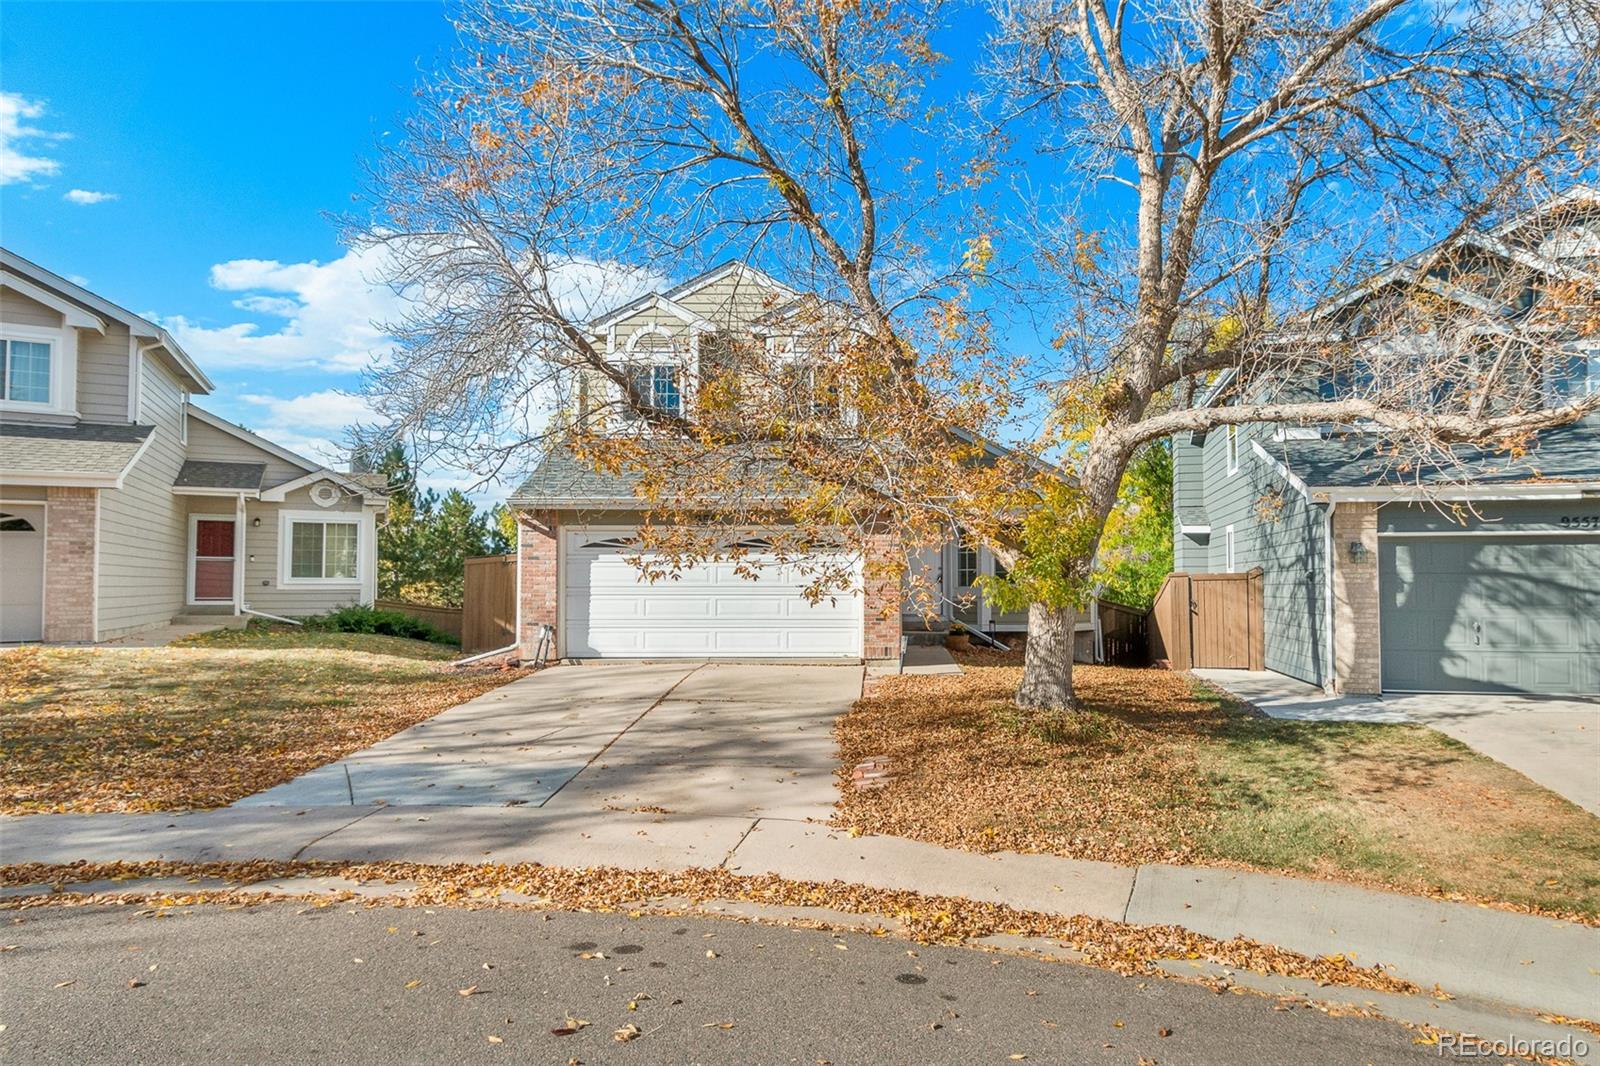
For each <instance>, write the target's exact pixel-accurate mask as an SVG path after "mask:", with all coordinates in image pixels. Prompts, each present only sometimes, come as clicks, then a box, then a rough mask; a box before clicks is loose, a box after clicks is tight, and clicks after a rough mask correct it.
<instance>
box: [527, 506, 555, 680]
mask: <svg viewBox="0 0 1600 1066" xmlns="http://www.w3.org/2000/svg"><path fill="white" fill-rule="evenodd" d="M517 530H518V533H519V535H518V537H517V577H518V581H519V586H518V594H519V595H520V596H521V604H520V606H521V608H522V610H521V617H522V632H520V633H518V634H517V642H518V643H519V644H520V645H521V651H520V653H521V655H522V656H523V657H524V658H526V657H528V656H531V655H533V653H534V651H535V649H536V648H537V645H538V642H539V624H540V623H541V622H543V623H546V624H548V625H552V626H553V625H556V605H557V593H558V588H559V585H558V580H557V574H558V571H557V569H556V567H557V552H556V545H557V543H558V540H557V535H558V533H559V530H560V526H559V524H558V523H557V521H556V516H555V515H554V514H552V513H549V512H529V511H518V512H517ZM555 640H556V641H559V640H560V631H559V630H558V631H557V634H556V637H555ZM557 651H558V649H557V648H556V647H555V646H554V644H552V647H551V651H550V658H551V659H554V658H556V655H557Z"/></svg>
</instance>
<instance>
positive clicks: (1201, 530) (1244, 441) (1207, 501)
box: [1173, 189, 1600, 694]
mask: <svg viewBox="0 0 1600 1066" xmlns="http://www.w3.org/2000/svg"><path fill="white" fill-rule="evenodd" d="M1463 248H1464V249H1465V250H1464V251H1463V252H1462V253H1461V254H1462V255H1463V256H1466V255H1470V256H1471V258H1472V263H1471V269H1470V270H1462V271H1461V272H1459V273H1456V272H1454V271H1453V270H1451V269H1450V267H1451V265H1452V263H1454V262H1457V261H1458V260H1456V258H1455V257H1451V259H1450V260H1447V261H1446V263H1445V265H1444V268H1443V269H1442V270H1439V271H1436V272H1434V273H1433V274H1432V275H1431V276H1427V277H1423V276H1418V274H1417V272H1416V271H1414V270H1412V269H1410V267H1409V265H1408V264H1404V263H1403V264H1400V265H1399V266H1397V267H1395V268H1393V269H1391V270H1389V271H1386V272H1384V273H1383V274H1381V275H1379V276H1378V277H1377V278H1376V279H1374V280H1373V281H1371V282H1369V283H1368V284H1366V285H1363V286H1361V287H1360V288H1358V289H1355V290H1352V291H1351V292H1349V293H1347V294H1345V295H1343V296H1342V297H1340V298H1339V299H1338V300H1335V301H1332V302H1331V303H1330V304H1329V305H1327V307H1326V308H1324V309H1322V310H1321V311H1319V314H1337V315H1343V316H1347V317H1350V318H1354V316H1359V315H1360V313H1361V311H1362V308H1363V306H1364V305H1366V304H1367V303H1368V302H1369V301H1379V300H1383V299H1385V298H1387V297H1388V296H1391V295H1393V294H1396V293H1402V294H1403V293H1404V292H1406V291H1409V290H1412V289H1413V288H1414V287H1416V286H1421V285H1429V286H1430V288H1431V290H1432V291H1433V292H1435V293H1436V294H1438V293H1443V294H1444V295H1445V296H1446V297H1449V296H1450V295H1451V294H1450V292H1449V291H1448V290H1447V289H1445V288H1444V287H1442V286H1440V285H1438V284H1434V283H1436V282H1439V281H1440V279H1441V276H1444V277H1445V278H1446V279H1447V284H1448V285H1451V286H1471V285H1472V282H1473V276H1474V272H1480V271H1481V272H1487V273H1489V274H1493V273H1495V272H1496V271H1497V270H1498V271H1499V275H1498V276H1499V277H1501V278H1505V277H1511V276H1515V272H1512V271H1511V270H1510V269H1509V266H1508V265H1507V264H1508V262H1509V261H1514V262H1515V264H1516V267H1517V270H1518V271H1526V272H1527V276H1528V277H1529V281H1530V285H1529V287H1528V288H1527V289H1524V290H1522V291H1521V292H1519V294H1518V297H1517V298H1516V299H1515V300H1513V301H1511V302H1510V303H1508V304H1507V306H1505V307H1503V308H1497V310H1500V311H1501V313H1503V314H1504V315H1505V316H1506V317H1507V318H1508V319H1509V318H1513V317H1515V316H1517V315H1521V314H1526V313H1528V312H1529V309H1530V308H1532V307H1533V306H1534V305H1535V304H1536V302H1537V299H1538V293H1539V289H1540V287H1541V285H1542V284H1543V283H1544V281H1546V280H1548V279H1549V278H1551V277H1558V278H1559V277H1563V276H1567V277H1570V276H1571V275H1572V274H1573V273H1574V272H1582V273H1584V274H1586V275H1587V276H1588V277H1590V278H1593V277H1595V276H1596V274H1597V273H1600V196H1597V194H1595V193H1594V192H1592V191H1590V190H1583V189H1580V190H1576V191H1575V192H1574V193H1571V194H1568V195H1567V196H1564V197H1562V198H1560V199H1559V200H1556V201H1553V202H1552V203H1550V204H1547V205H1545V207H1544V208H1542V209H1540V210H1539V211H1537V212H1534V213H1533V214H1531V215H1528V216H1525V217H1523V218H1521V219H1518V220H1517V221H1515V222H1513V223H1511V224H1508V225H1507V226H1505V227H1502V228H1501V229H1500V230H1497V231H1496V232H1494V233H1493V234H1490V235H1488V236H1487V237H1484V238H1474V239H1469V240H1467V241H1465V242H1463ZM1496 264H1501V266H1499V267H1497V265H1496ZM1478 276H1483V275H1481V274H1480V275H1478ZM1489 288H1496V286H1489ZM1480 291H1481V289H1480ZM1462 298H1464V299H1470V298H1472V297H1471V294H1470V293H1469V294H1468V295H1466V296H1464V297H1462ZM1341 321H1343V319H1341ZM1568 349H1569V355H1568V356H1566V357H1564V358H1563V359H1561V360H1559V361H1558V364H1557V365H1553V366H1550V367H1547V368H1546V371H1545V374H1544V380H1543V381H1542V382H1540V383H1538V384H1537V386H1536V387H1540V388H1543V389H1545V390H1547V392H1548V395H1550V397H1551V398H1552V399H1554V400H1558V401H1559V400H1560V399H1562V398H1564V397H1572V396H1578V395H1589V394H1592V393H1594V392H1600V337H1595V336H1589V337H1572V338H1570V343H1569V346H1568ZM1347 384H1348V383H1347V382H1340V381H1338V380H1321V381H1317V382H1310V383H1301V386H1302V387H1309V388H1315V389H1316V390H1317V391H1318V392H1320V393H1322V394H1323V395H1335V394H1337V392H1338V391H1339V390H1340V389H1341V388H1343V387H1345V386H1346V385H1347ZM1232 385H1233V382H1232V379H1231V378H1230V377H1229V376H1227V375H1224V376H1223V377H1222V378H1221V379H1219V380H1218V381H1217V382H1216V383H1215V386H1214V387H1213V388H1212V389H1211V390H1210V393H1209V395H1208V396H1207V397H1206V398H1205V399H1204V401H1203V402H1205V403H1227V402H1230V401H1231V399H1232V398H1233V395H1234V393H1233V389H1232ZM1173 451H1174V455H1173V459H1174V462H1173V481H1174V507H1175V510H1176V526H1177V528H1176V530H1175V531H1174V538H1175V554H1174V564H1173V565H1174V569H1175V570H1177V571H1180V572H1181V571H1188V572H1192V573H1222V572H1229V571H1234V572H1243V571H1247V570H1250V569H1252V568H1254V567H1260V568H1261V569H1262V571H1263V579H1264V602H1265V618H1264V627H1263V628H1264V632H1265V638H1266V666H1267V668H1268V669H1270V670H1276V671H1278V672H1280V673H1284V674H1288V675H1289V676H1291V677H1296V678H1300V679H1301V680H1304V681H1308V682H1311V683H1312V684H1316V685H1321V686H1324V687H1325V688H1327V689H1329V690H1331V691H1337V692H1352V693H1375V692H1388V691H1396V692H1413V691H1415V692H1433V691H1462V692H1473V691H1493V692H1505V691H1512V692H1526V693H1549V694H1589V693H1600V416H1590V417H1588V418H1586V419H1584V420H1583V421H1580V422H1578V423H1575V424H1573V425H1569V426H1565V427H1561V428H1558V429H1552V430H1549V431H1546V432H1544V433H1541V434H1539V437H1538V441H1537V443H1536V445H1535V446H1534V448H1533V449H1532V450H1531V451H1530V452H1529V453H1528V454H1526V455H1522V456H1508V455H1505V454H1494V453H1488V452H1483V451H1477V452H1470V453H1464V454H1463V455H1462V460H1463V463H1462V467H1461V468H1460V469H1451V470H1439V469H1420V470H1418V469H1411V470H1408V471H1406V472H1404V473H1398V472H1391V471H1390V470H1389V469H1388V468H1389V466H1390V465H1391V464H1390V463H1389V462H1388V461H1387V460H1386V459H1385V458H1384V456H1382V455H1380V454H1378V448H1377V438H1376V436H1375V435H1374V434H1372V433H1369V432H1363V431H1362V429H1361V428H1360V427H1350V426H1325V427H1319V428H1313V427H1275V426H1261V425H1250V426H1240V427H1237V428H1236V429H1225V428H1224V429H1215V430H1212V431H1211V432H1209V433H1203V434H1201V433H1196V434H1180V435H1179V436H1178V437H1176V438H1174V440H1173ZM1451 504H1460V505H1462V506H1460V507H1459V508H1455V509H1452V508H1451V507H1450V505H1451Z"/></svg>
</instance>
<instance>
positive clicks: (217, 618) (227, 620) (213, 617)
mask: <svg viewBox="0 0 1600 1066" xmlns="http://www.w3.org/2000/svg"><path fill="white" fill-rule="evenodd" d="M249 621H250V619H249V618H248V617H247V616H246V615H242V614H234V613H233V612H232V611H189V612H187V613H185V614H180V615H176V616H174V617H173V619H172V624H173V625H175V626H221V627H222V628H223V629H243V628H244V627H245V623H247V622H249Z"/></svg>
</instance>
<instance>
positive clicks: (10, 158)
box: [0, 92, 68, 185]
mask: <svg viewBox="0 0 1600 1066" xmlns="http://www.w3.org/2000/svg"><path fill="white" fill-rule="evenodd" d="M44 113H45V106H44V101H43V100H29V99H28V98H27V97H25V96H23V95H22V94H21V93H9V92H0V185H10V184H13V183H15V182H22V181H33V180H35V179H37V178H48V177H50V176H51V175H52V174H55V173H56V172H57V171H59V170H60V169H61V164H60V163H58V162H56V161H55V160H54V159H50V158H47V157H45V156H42V155H29V154H27V153H28V152H37V151H38V150H39V149H38V148H35V147H32V146H25V145H24V143H23V142H26V141H44V142H47V143H53V142H55V141H60V140H64V139H66V137H67V136H68V134H64V133H49V132H47V131H45V130H42V129H40V128H38V127H37V126H31V125H28V121H29V120H30V119H36V118H40V117H42V116H43V115H44Z"/></svg>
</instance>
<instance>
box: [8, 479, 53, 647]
mask: <svg viewBox="0 0 1600 1066" xmlns="http://www.w3.org/2000/svg"><path fill="white" fill-rule="evenodd" d="M43 636H44V507H43V506H37V507H35V506H30V505H27V504H12V503H0V643H7V642H10V641H17V640H39V639H41V638H42V637H43Z"/></svg>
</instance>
